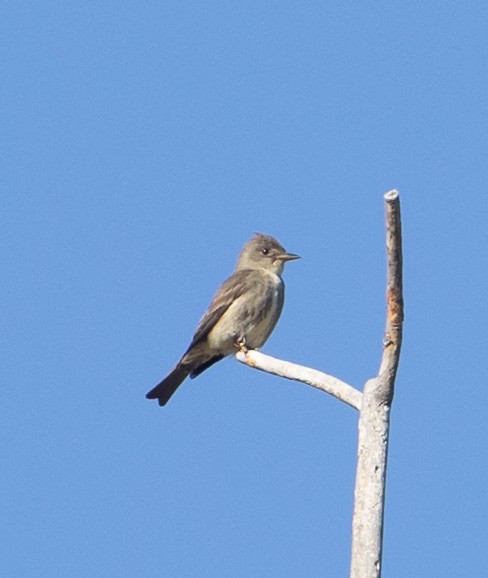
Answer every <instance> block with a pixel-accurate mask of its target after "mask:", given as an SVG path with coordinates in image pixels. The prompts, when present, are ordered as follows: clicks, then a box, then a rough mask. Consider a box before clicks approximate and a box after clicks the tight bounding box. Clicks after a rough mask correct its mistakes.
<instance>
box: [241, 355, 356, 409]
mask: <svg viewBox="0 0 488 578" xmlns="http://www.w3.org/2000/svg"><path fill="white" fill-rule="evenodd" d="M236 359H237V360H238V361H240V362H241V363H245V364H246V365H249V367H255V368H256V369H259V370H260V371H266V372H268V373H272V374H274V375H279V376H280V377H285V378H286V379H294V380H296V381H301V382H302V383H307V384H308V385H311V386H312V387H316V388H317V389H321V390H322V391H325V392H326V393H329V394H330V395H333V396H334V397H336V398H337V399H339V400H341V401H343V402H344V403H347V404H348V405H350V406H352V407H354V408H355V409H360V407H361V398H362V393H361V392H360V391H358V390H357V389H355V388H354V387H352V386H350V385H349V384H347V383H345V382H344V381H341V380H340V379H337V378H335V377H332V376H331V375H327V373H322V372H321V371H317V370H316V369H311V368H310V367H305V366H303V365H298V364H296V363H291V362H289V361H284V360H282V359H276V358H275V357H271V356H269V355H265V354H264V353H261V352H259V351H252V350H250V351H248V352H247V353H244V352H242V351H239V352H238V353H237V354H236Z"/></svg>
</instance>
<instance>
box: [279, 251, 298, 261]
mask: <svg viewBox="0 0 488 578" xmlns="http://www.w3.org/2000/svg"><path fill="white" fill-rule="evenodd" d="M276 258H277V259H279V260H280V261H283V263H285V262H286V261H294V260H295V259H300V255H295V254H294V253H283V255H278V256H277V257H276Z"/></svg>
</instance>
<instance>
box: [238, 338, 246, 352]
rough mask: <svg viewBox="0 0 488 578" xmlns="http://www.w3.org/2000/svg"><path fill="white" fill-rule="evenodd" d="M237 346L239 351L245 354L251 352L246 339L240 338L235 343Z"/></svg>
mask: <svg viewBox="0 0 488 578" xmlns="http://www.w3.org/2000/svg"><path fill="white" fill-rule="evenodd" d="M235 346H236V347H237V349H238V350H239V351H242V352H243V353H247V352H248V351H249V349H248V348H247V347H246V338H245V337H239V338H238V339H237V340H236V342H235Z"/></svg>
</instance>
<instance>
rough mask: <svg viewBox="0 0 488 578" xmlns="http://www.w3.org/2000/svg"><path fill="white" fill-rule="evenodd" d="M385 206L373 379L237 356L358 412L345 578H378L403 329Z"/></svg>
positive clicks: (393, 200)
mask: <svg viewBox="0 0 488 578" xmlns="http://www.w3.org/2000/svg"><path fill="white" fill-rule="evenodd" d="M385 205H386V253H387V289H386V311H387V315H386V329H385V335H384V339H383V355H382V359H381V364H380V369H379V373H378V375H377V376H376V377H375V378H373V379H370V380H369V381H367V382H366V385H365V386H364V391H363V392H362V393H361V392H360V391H358V390H357V389H355V388H354V387H352V386H350V385H348V384H347V383H345V382H343V381H341V380H340V379H337V378H335V377H332V376H331V375H327V374H326V373H322V372H320V371H317V370H315V369H311V368H309V367H304V366H302V365H298V364H296V363H290V362H289V361H283V360H281V359H275V358H273V357H270V356H269V355H264V354H263V353H259V352H257V351H248V352H247V353H244V352H239V353H237V354H236V358H237V359H238V360H239V361H241V362H242V363H245V364H246V365H249V366H250V367H254V368H256V369H259V370H261V371H266V372H268V373H272V374H274V375H279V376H281V377H285V378H286V379H294V380H296V381H301V382H302V383H307V384H309V385H311V386H313V387H316V388H318V389H321V390H322V391H325V392H326V393H329V394H330V395H333V396H334V397H336V398H337V399H339V400H341V401H343V402H344V403H347V404H349V405H350V406H352V407H354V408H356V409H358V410H359V436H358V463H357V472H356V487H355V490H354V516H353V530H352V556H351V573H350V578H380V576H381V555H382V541H383V511H384V502H385V481H386V465H387V457H388V435H389V424H390V407H391V403H392V400H393V392H394V383H395V377H396V372H397V368H398V362H399V359H400V349H401V344H402V327H403V293H402V291H403V290H402V232H401V219H400V197H399V193H398V191H396V190H392V191H390V192H388V193H386V195H385Z"/></svg>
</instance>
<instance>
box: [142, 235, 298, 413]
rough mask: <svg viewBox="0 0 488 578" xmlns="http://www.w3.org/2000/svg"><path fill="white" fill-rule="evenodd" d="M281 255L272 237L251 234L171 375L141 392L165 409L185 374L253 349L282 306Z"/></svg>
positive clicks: (287, 256) (285, 255)
mask: <svg viewBox="0 0 488 578" xmlns="http://www.w3.org/2000/svg"><path fill="white" fill-rule="evenodd" d="M294 259H299V256H298V255H294V254H293V253H287V252H286V251H285V249H284V248H283V247H282V246H281V245H280V243H278V241H277V240H276V239H274V238H273V237H269V236H268V235H262V234H260V233H258V234H256V235H255V236H254V237H253V238H252V239H251V240H250V241H248V243H247V244H246V245H245V246H244V248H243V250H242V252H241V254H240V255H239V259H238V261H237V265H236V268H235V269H234V272H233V274H232V275H231V276H230V277H229V278H228V279H227V280H226V281H224V283H223V284H222V285H221V286H220V288H219V290H218V291H217V293H216V294H215V296H214V298H213V299H212V302H211V303H210V305H209V307H208V309H207V311H206V312H205V314H204V316H203V317H202V319H201V320H200V323H199V324H198V327H197V329H196V331H195V335H194V336H193V340H192V342H191V343H190V346H189V347H188V349H187V350H186V352H185V353H184V355H183V357H182V358H181V359H180V361H179V362H178V363H177V365H176V367H175V368H174V369H173V371H172V372H171V373H170V374H169V375H168V376H167V377H165V378H164V379H163V381H161V383H159V384H158V385H157V386H156V387H154V388H153V389H152V390H151V391H150V392H149V393H147V394H146V397H147V398H148V399H157V400H158V401H159V405H166V403H167V402H168V400H169V399H170V397H171V396H172V395H173V393H174V392H175V391H176V389H177V388H178V387H179V386H180V385H181V383H182V382H183V381H184V380H185V379H186V377H188V376H190V378H194V377H196V376H197V375H200V373H202V371H205V370H206V369H208V368H209V367H210V366H211V365H213V364H214V363H216V362H217V361H220V360H221V359H223V358H224V357H226V356H228V355H232V354H233V353H236V352H237V351H239V350H241V351H247V350H248V349H258V348H259V347H261V346H262V345H263V344H264V342H265V341H266V340H267V339H268V337H269V336H270V335H271V332H272V331H273V329H274V327H275V325H276V323H277V321H278V319H279V317H280V314H281V310H282V308H283V302H284V297H285V284H284V283H283V280H282V278H281V274H282V273H283V268H284V265H285V263H286V262H287V261H292V260H294Z"/></svg>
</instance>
